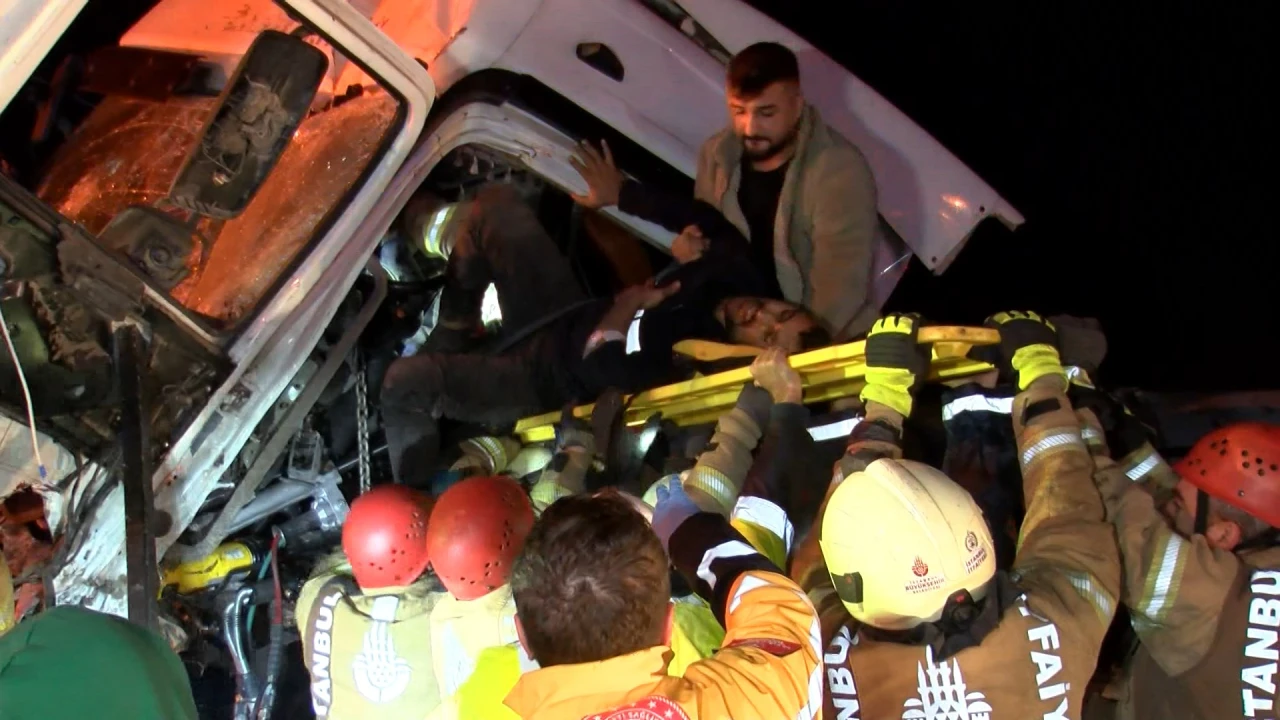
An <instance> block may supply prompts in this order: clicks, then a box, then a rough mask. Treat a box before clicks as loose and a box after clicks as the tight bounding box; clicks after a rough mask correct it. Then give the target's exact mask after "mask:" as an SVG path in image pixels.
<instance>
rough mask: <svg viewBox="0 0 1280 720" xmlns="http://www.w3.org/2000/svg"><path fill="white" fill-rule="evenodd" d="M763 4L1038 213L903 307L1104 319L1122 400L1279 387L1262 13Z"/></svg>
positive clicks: (989, 240) (1268, 86) (907, 292)
mask: <svg viewBox="0 0 1280 720" xmlns="http://www.w3.org/2000/svg"><path fill="white" fill-rule="evenodd" d="M752 4H753V5H755V6H756V7H758V8H759V9H761V10H763V11H764V12H766V13H768V14H770V15H772V16H773V17H774V18H776V19H778V20H779V21H781V22H783V23H784V24H786V25H788V26H790V27H792V28H793V29H794V30H795V31H796V32H798V33H800V34H801V35H803V36H805V37H806V38H807V39H808V40H809V41H810V42H812V43H813V44H814V45H816V46H818V47H819V48H821V49H822V50H824V51H825V52H826V53H827V54H828V55H830V56H831V57H832V58H834V59H835V60H837V61H839V62H841V63H842V64H844V65H845V66H846V67H848V68H849V69H850V70H851V71H852V72H853V73H854V74H856V75H857V76H858V77H859V78H861V79H862V80H863V81H865V82H867V83H868V84H870V85H871V86H872V87H874V88H876V90H878V91H879V92H880V93H881V94H882V95H884V96H885V97H886V98H887V99H888V100H889V101H891V102H892V103H894V104H895V105H897V106H898V108H899V109H901V110H902V111H904V112H905V113H907V114H908V115H910V116H911V117H912V118H913V119H915V120H916V122H918V123H919V124H920V125H922V126H923V127H924V128H925V129H926V130H928V131H929V132H931V133H932V134H933V135H934V136H935V137H937V138H938V139H939V140H940V141H941V142H942V143H943V144H944V145H946V146H947V147H948V148H950V149H951V150H952V152H954V153H956V154H957V155H958V156H959V157H960V158H961V159H962V160H964V161H965V162H966V163H967V164H968V165H969V166H970V167H972V168H973V169H974V170H975V171H977V172H978V174H980V175H981V176H982V177H983V178H984V179H986V180H987V181H988V182H989V183H991V184H992V185H993V186H995V188H996V189H997V190H998V191H999V192H1000V193H1001V194H1002V195H1004V197H1006V198H1007V199H1008V200H1010V201H1011V202H1012V203H1013V204H1014V205H1015V206H1016V207H1017V208H1018V209H1019V210H1021V211H1022V213H1023V214H1024V215H1025V216H1026V217H1027V219H1028V222H1027V224H1026V225H1025V226H1024V227H1023V228H1022V229H1020V230H1019V231H1018V232H1016V233H1013V234H1011V233H1008V232H1006V231H1004V230H1003V228H1000V227H998V226H996V227H984V228H982V229H980V230H979V232H978V233H977V234H976V236H975V238H974V239H973V241H972V242H971V244H970V246H969V248H968V249H967V250H966V251H965V252H964V253H963V254H962V255H961V256H960V258H959V260H957V262H956V263H955V264H954V265H953V266H952V268H951V269H950V270H949V271H948V272H947V273H946V274H945V275H944V276H942V277H933V276H931V275H930V274H929V273H928V272H927V271H925V270H924V268H923V267H921V266H915V267H913V268H912V270H911V273H910V274H909V276H908V280H907V281H906V282H905V283H904V285H903V286H901V287H900V288H899V291H898V293H896V294H895V296H894V298H893V300H892V301H891V304H892V305H893V306H895V307H896V308H900V309H916V310H920V311H922V312H924V313H925V314H926V316H928V317H931V318H934V319H938V320H948V321H950V320H955V321H975V320H978V319H980V318H981V317H983V316H984V315H985V314H987V313H989V312H991V311H994V310H997V309H1000V308H1002V307H1006V306H1007V307H1030V308H1038V309H1042V310H1045V311H1047V312H1070V313H1073V314H1079V315H1088V316H1093V317H1097V318H1098V319H1100V320H1101V321H1102V322H1103V325H1104V328H1105V329H1106V331H1107V334H1108V340H1109V343H1110V347H1111V350H1110V355H1109V358H1108V362H1107V363H1106V364H1105V365H1104V367H1103V377H1104V380H1106V381H1109V382H1110V383H1111V384H1115V385H1131V386H1134V385H1136V386H1143V387H1146V388H1150V389H1179V390H1197V389H1199V390H1209V389H1212V390H1225V389H1255V388H1262V387H1270V388H1274V387H1277V386H1280V382H1278V381H1277V371H1276V369H1275V368H1277V366H1278V365H1280V363H1277V360H1276V357H1275V355H1273V353H1275V352H1276V351H1277V350H1280V343H1277V342H1276V340H1275V339H1274V336H1275V330H1276V328H1277V327H1278V323H1277V322H1276V320H1275V318H1276V314H1277V313H1276V310H1277V309H1280V302H1277V296H1278V295H1280V292H1278V290H1277V286H1278V285H1280V273H1278V272H1277V270H1278V269H1280V265H1278V264H1277V263H1278V262H1280V253H1278V252H1277V250H1276V242H1277V239H1278V237H1277V236H1278V235H1280V233H1277V232H1276V230H1275V229H1274V228H1275V225H1274V222H1275V221H1274V219H1273V218H1272V217H1270V216H1269V215H1270V212H1269V211H1270V210H1271V209H1272V207H1273V205H1274V200H1273V195H1272V193H1273V192H1274V189H1273V188H1274V187H1275V185H1276V183H1275V174H1276V173H1275V159H1276V158H1275V152H1274V148H1275V142H1274V139H1273V137H1274V135H1273V133H1274V131H1275V129H1276V128H1277V123H1276V115H1275V113H1274V111H1266V110H1265V108H1266V107H1268V106H1271V105H1273V104H1274V103H1275V99H1274V97H1273V96H1274V94H1275V89H1276V88H1277V87H1280V85H1278V84H1277V82H1276V73H1275V65H1276V58H1275V54H1274V53H1268V52H1267V51H1266V50H1265V48H1266V47H1267V46H1268V44H1269V41H1271V40H1273V36H1274V33H1273V32H1272V31H1271V30H1270V29H1269V28H1273V27H1274V21H1273V20H1272V19H1271V17H1270V16H1271V15H1273V14H1274V13H1268V12H1267V11H1266V10H1265V9H1264V7H1263V5H1264V4H1263V3H1252V4H1250V3H1238V4H1235V3H1233V5H1239V6H1242V9H1241V8H1237V9H1234V10H1230V11H1225V10H1222V9H1221V6H1218V7H1214V8H1212V9H1209V5H1208V4H1207V3H1204V4H1198V8H1199V9H1196V10H1174V9H1171V7H1168V6H1161V9H1160V10H1158V11H1153V10H1138V9H1126V10H1124V11H1123V13H1118V12H1117V11H1116V10H1115V9H1114V8H1112V7H1108V8H1107V9H1106V10H1105V11H1100V12H1090V11H1087V10H1085V9H1079V10H1072V11H1071V12H1070V13H1061V12H1058V11H1057V10H1056V9H1055V12H1056V13H1057V14H1047V11H1046V10H1045V9H1044V8H1045V7H1046V6H1045V5H1044V4H1043V3H1017V4H1013V3H1000V4H988V3H974V4H950V5H948V6H946V7H948V8H949V10H950V12H948V13H945V14H943V13H938V12H936V11H934V12H932V13H930V12H926V11H923V10H922V8H924V7H926V4H922V3H889V2H880V3H869V2H846V3H841V4H840V6H841V8H842V9H841V21H840V22H833V21H832V19H831V18H830V17H826V18H822V19H815V18H814V17H813V16H814V13H813V11H812V8H813V3H801V2H794V0H792V1H790V2H779V1H778V0H752ZM1177 4H1178V3H1171V4H1169V5H1170V6H1172V5H1177ZM1249 6H1254V7H1256V8H1257V10H1256V11H1254V10H1250V9H1249ZM927 7H941V5H939V4H932V5H927ZM992 225H994V223H992Z"/></svg>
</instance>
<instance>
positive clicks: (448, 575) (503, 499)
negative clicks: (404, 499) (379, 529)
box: [348, 476, 533, 600]
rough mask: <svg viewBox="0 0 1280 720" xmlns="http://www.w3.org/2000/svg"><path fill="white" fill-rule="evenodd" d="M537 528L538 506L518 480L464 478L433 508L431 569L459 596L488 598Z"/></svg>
mask: <svg viewBox="0 0 1280 720" xmlns="http://www.w3.org/2000/svg"><path fill="white" fill-rule="evenodd" d="M352 512H355V508H354V507H353V508H352ZM348 522H350V520H348ZM532 527H533V506H532V505H530V504H529V497H528V495H526V494H525V492H524V490H523V489H522V488H521V487H520V484H519V483H518V482H516V481H515V480H512V479H511V478H508V477H501V476H495V477H470V478H467V479H465V480H462V481H461V482H459V483H458V484H456V485H454V486H453V487H450V488H449V489H448V490H446V491H445V492H444V494H443V495H441V496H440V498H439V499H438V500H437V501H436V505H435V508H434V509H433V510H432V511H431V523H430V529H429V530H428V532H427V542H426V547H427V554H428V556H429V557H430V558H431V568H432V569H433V570H434V571H435V574H436V576H437V577H439V578H440V582H441V583H443V584H444V587H445V589H446V590H448V591H449V593H450V594H451V595H453V596H454V597H455V598H457V599H459V600H475V599H477V598H480V597H483V596H485V595H487V594H489V593H490V592H492V591H494V590H497V589H498V588H500V587H502V586H503V585H505V584H506V583H507V577H508V576H509V575H510V574H511V564H512V563H513V562H514V561H515V558H516V555H517V554H519V552H520V548H521V547H522V546H523V545H524V539H525V536H526V535H528V534H529V530H530V529H531V528H532Z"/></svg>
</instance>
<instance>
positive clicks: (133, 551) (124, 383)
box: [113, 323, 160, 630]
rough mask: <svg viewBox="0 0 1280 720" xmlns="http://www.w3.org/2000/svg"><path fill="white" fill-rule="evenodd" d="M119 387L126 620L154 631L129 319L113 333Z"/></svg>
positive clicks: (141, 410)
mask: <svg viewBox="0 0 1280 720" xmlns="http://www.w3.org/2000/svg"><path fill="white" fill-rule="evenodd" d="M113 336H114V337H113V340H114V350H115V356H116V357H115V367H116V377H117V380H118V382H119V388H120V427H119V442H120V450H121V453H122V454H123V455H122V459H123V462H122V466H123V471H124V537H125V574H126V578H127V583H128V590H127V597H128V601H129V619H130V620H131V621H133V622H135V623H137V624H139V625H142V626H143V627H148V628H151V629H153V630H154V629H158V627H159V625H158V620H157V617H156V595H157V592H158V589H159V582H160V578H159V575H158V574H157V571H156V538H155V524H154V520H153V518H154V515H155V497H154V495H155V493H154V488H152V486H151V454H150V442H149V440H150V438H149V435H150V432H149V427H148V424H147V422H146V417H147V413H146V398H144V397H143V392H142V382H141V377H140V373H141V371H142V368H143V365H144V363H145V362H146V355H145V348H144V344H143V340H142V335H141V334H140V333H139V332H138V329H137V328H136V327H135V326H134V325H132V324H129V323H121V324H119V325H117V326H116V327H115V329H114V331H113Z"/></svg>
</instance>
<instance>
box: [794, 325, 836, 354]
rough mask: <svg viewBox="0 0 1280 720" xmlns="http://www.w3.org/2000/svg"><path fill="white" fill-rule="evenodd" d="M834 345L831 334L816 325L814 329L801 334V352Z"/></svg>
mask: <svg viewBox="0 0 1280 720" xmlns="http://www.w3.org/2000/svg"><path fill="white" fill-rule="evenodd" d="M831 343H832V338H831V333H829V332H827V329H826V328H824V327H822V326H821V325H819V324H817V323H815V324H814V326H813V327H811V328H809V329H808V330H805V331H804V332H802V333H800V352H804V351H806V350H817V349H818V348H824V347H829V346H830V345H831Z"/></svg>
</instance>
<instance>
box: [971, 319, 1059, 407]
mask: <svg viewBox="0 0 1280 720" xmlns="http://www.w3.org/2000/svg"><path fill="white" fill-rule="evenodd" d="M986 325H987V327H992V328H996V329H997V330H999V331H1000V360H999V368H1000V374H1001V375H1002V376H1004V377H1005V378H1007V379H1008V380H1011V381H1014V380H1016V382H1017V384H1018V390H1026V389H1027V387H1028V386H1030V385H1031V383H1033V382H1035V381H1036V380H1039V379H1040V378H1042V377H1048V376H1051V375H1054V376H1057V377H1060V378H1062V383H1063V389H1066V382H1067V373H1066V371H1064V370H1063V368H1062V358H1061V357H1060V356H1059V355H1058V333H1057V331H1056V330H1055V329H1054V327H1053V324H1052V323H1050V322H1049V321H1048V320H1045V319H1044V318H1042V317H1040V316H1039V315H1037V314H1036V313H1033V312H1021V311H1017V310H1013V311H1010V312H1000V313H996V314H995V315H992V316H991V317H989V318H987V322H986Z"/></svg>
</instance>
